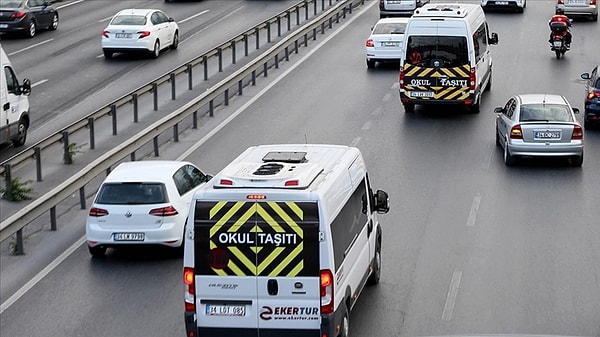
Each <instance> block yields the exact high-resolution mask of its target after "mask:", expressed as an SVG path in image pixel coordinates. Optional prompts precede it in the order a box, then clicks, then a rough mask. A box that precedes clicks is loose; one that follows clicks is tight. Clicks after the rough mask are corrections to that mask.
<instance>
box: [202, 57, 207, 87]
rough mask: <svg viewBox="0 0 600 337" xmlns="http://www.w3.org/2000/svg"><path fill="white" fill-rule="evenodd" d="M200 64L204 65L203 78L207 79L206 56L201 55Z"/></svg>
mask: <svg viewBox="0 0 600 337" xmlns="http://www.w3.org/2000/svg"><path fill="white" fill-rule="evenodd" d="M202 65H203V66H204V80H205V81H207V80H208V57H206V55H204V56H202Z"/></svg>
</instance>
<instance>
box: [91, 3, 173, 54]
mask: <svg viewBox="0 0 600 337" xmlns="http://www.w3.org/2000/svg"><path fill="white" fill-rule="evenodd" d="M178 45H179V26H178V25H177V22H175V20H174V19H173V18H171V17H169V16H167V15H166V14H165V13H164V12H162V11H160V10H158V9H124V10H122V11H120V12H118V13H117V14H116V15H115V16H114V17H113V18H112V19H111V20H110V22H109V24H108V26H107V27H106V28H105V29H104V30H103V31H102V51H103V52H104V57H105V58H107V59H109V58H111V57H112V56H113V53H127V52H140V51H142V52H147V53H150V55H151V56H152V57H153V58H157V57H158V56H159V55H160V51H161V50H163V49H165V48H169V47H170V48H171V49H177V46H178Z"/></svg>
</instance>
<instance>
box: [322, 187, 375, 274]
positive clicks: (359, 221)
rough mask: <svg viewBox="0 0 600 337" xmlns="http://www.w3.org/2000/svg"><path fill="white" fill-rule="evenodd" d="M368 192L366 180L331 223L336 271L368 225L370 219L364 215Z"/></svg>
mask: <svg viewBox="0 0 600 337" xmlns="http://www.w3.org/2000/svg"><path fill="white" fill-rule="evenodd" d="M366 192H367V188H366V184H365V180H363V181H362V182H361V183H360V185H359V186H358V187H357V188H356V190H354V193H352V196H351V197H350V199H349V200H348V201H347V202H346V204H345V205H344V207H342V210H341V211H340V213H339V214H338V215H337V216H336V217H335V219H334V220H333V222H332V223H331V235H332V237H333V256H334V260H335V269H336V270H337V269H338V268H339V267H340V266H341V264H342V262H343V261H344V256H345V254H346V252H347V250H348V248H350V246H351V245H352V244H353V243H354V241H355V240H356V238H357V237H358V235H359V234H360V232H361V230H362V229H363V228H364V226H365V225H366V224H367V221H368V217H367V215H366V214H365V213H363V204H364V203H363V200H364V198H365V193H366Z"/></svg>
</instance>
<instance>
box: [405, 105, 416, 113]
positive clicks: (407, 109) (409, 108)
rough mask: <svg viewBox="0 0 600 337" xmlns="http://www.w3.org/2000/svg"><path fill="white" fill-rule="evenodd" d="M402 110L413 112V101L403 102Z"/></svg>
mask: <svg viewBox="0 0 600 337" xmlns="http://www.w3.org/2000/svg"><path fill="white" fill-rule="evenodd" d="M404 112H406V113H409V114H411V113H413V112H415V105H414V104H413V103H404Z"/></svg>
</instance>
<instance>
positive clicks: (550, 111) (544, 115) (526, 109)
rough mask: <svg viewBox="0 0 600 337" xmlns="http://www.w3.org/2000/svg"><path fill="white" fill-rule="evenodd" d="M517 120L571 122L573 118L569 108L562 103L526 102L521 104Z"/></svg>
mask: <svg viewBox="0 0 600 337" xmlns="http://www.w3.org/2000/svg"><path fill="white" fill-rule="evenodd" d="M519 121H521V122H527V121H553V122H572V121H573V118H572V115H571V113H570V112H569V108H568V107H567V106H564V105H552V104H527V105H521V113H520V115H519Z"/></svg>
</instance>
